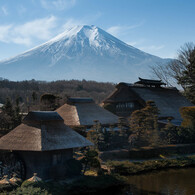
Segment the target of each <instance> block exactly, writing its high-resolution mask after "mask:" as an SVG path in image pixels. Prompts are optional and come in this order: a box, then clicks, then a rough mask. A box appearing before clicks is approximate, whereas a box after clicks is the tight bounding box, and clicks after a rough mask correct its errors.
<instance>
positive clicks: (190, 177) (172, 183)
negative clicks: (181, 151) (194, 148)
mask: <svg viewBox="0 0 195 195" xmlns="http://www.w3.org/2000/svg"><path fill="white" fill-rule="evenodd" d="M128 183H129V184H131V185H130V186H129V188H127V189H126V190H125V193H124V194H127V195H130V194H131V195H139V194H143V195H144V194H146V195H154V194H160V195H193V194H194V195H195V168H185V169H168V170H163V171H158V172H151V173H147V174H142V175H134V176H129V177H128Z"/></svg>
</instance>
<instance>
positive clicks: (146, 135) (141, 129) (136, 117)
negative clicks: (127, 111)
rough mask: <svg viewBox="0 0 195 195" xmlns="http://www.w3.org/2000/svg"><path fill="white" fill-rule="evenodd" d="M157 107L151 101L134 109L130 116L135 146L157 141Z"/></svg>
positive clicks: (151, 143) (152, 143)
mask: <svg viewBox="0 0 195 195" xmlns="http://www.w3.org/2000/svg"><path fill="white" fill-rule="evenodd" d="M157 120H158V108H157V107H156V105H155V103H154V102H153V101H147V102H146V107H145V108H143V109H141V110H136V111H134V112H133V113H132V115H131V117H130V128H131V131H132V132H133V135H134V136H136V139H135V140H136V142H137V143H136V144H135V145H136V146H146V145H155V144H156V143H157V141H158V124H157V122H158V121H157Z"/></svg>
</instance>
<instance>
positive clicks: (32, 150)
mask: <svg viewBox="0 0 195 195" xmlns="http://www.w3.org/2000/svg"><path fill="white" fill-rule="evenodd" d="M89 145H92V143H91V142H90V141H88V140H87V139H85V138H84V137H83V136H81V135H79V134H78V133H76V132H75V131H73V130H72V129H71V128H69V127H68V126H66V125H65V124H64V120H63V119H62V118H61V116H60V115H59V114H58V113H57V112H52V111H37V112H35V111H34V112H29V113H28V115H27V116H26V117H25V118H24V120H23V123H22V124H21V125H19V126H18V127H16V128H15V129H14V130H12V131H11V132H10V133H8V134H7V135H5V136H3V137H2V138H1V139H0V150H8V151H13V153H14V154H16V155H17V156H19V157H20V159H21V160H22V161H23V162H24V164H25V170H26V171H25V172H26V174H25V176H26V177H27V178H29V177H32V175H33V173H35V172H36V173H37V174H38V176H39V177H41V178H42V179H56V178H57V179H58V178H64V177H65V176H66V172H67V166H66V162H67V161H68V160H70V159H72V158H73V148H78V147H85V146H89Z"/></svg>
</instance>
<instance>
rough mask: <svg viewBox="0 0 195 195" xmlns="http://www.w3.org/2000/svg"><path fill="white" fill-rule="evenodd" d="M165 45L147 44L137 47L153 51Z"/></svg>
mask: <svg viewBox="0 0 195 195" xmlns="http://www.w3.org/2000/svg"><path fill="white" fill-rule="evenodd" d="M164 47H165V45H149V46H143V47H139V49H141V50H144V51H147V52H154V51H159V50H161V49H163V48H164Z"/></svg>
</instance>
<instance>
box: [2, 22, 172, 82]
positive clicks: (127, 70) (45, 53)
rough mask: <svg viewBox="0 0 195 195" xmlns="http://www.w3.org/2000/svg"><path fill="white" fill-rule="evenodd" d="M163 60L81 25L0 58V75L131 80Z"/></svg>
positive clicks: (164, 60)
mask: <svg viewBox="0 0 195 195" xmlns="http://www.w3.org/2000/svg"><path fill="white" fill-rule="evenodd" d="M167 61H169V59H162V58H160V57H157V56H154V55H151V54H148V53H146V52H143V51H141V50H139V49H137V48H135V47H133V46H130V45H128V44H126V43H124V42H123V41H121V40H119V39H117V38H116V37H114V36H113V35H111V34H109V33H107V32H105V31H104V30H102V29H101V28H98V27H96V26H94V25H92V26H87V25H84V26H75V27H73V28H70V29H66V30H65V31H64V32H63V33H61V34H59V35H57V36H56V37H54V38H52V39H51V40H49V41H47V42H45V43H43V44H41V45H39V46H36V47H34V48H32V49H30V50H28V51H26V52H23V53H22V54H19V55H17V56H15V57H11V58H9V59H5V60H3V61H0V76H2V77H4V78H5V77H6V78H8V79H12V80H22V79H26V78H29V79H39V80H40V79H41V80H42V79H43V80H61V79H66V80H68V79H80V80H82V79H86V80H96V81H111V82H120V81H125V82H132V81H133V80H134V81H135V80H136V79H135V78H137V77H138V76H141V77H149V71H148V70H147V69H149V66H151V65H155V64H157V63H166V62H167ZM26 69H28V70H26ZM3 72H4V75H2V73H3ZM13 72H14V73H15V74H14V75H13V74H12V73H13ZM138 72H139V74H138ZM63 73H64V74H63ZM128 75H131V77H133V79H130V78H129V77H130V76H128Z"/></svg>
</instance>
